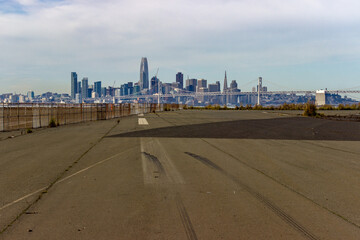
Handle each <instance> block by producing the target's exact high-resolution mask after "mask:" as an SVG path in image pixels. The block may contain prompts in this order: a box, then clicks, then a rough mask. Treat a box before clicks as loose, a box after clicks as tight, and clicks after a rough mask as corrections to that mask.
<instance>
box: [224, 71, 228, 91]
mask: <svg viewBox="0 0 360 240" xmlns="http://www.w3.org/2000/svg"><path fill="white" fill-rule="evenodd" d="M227 88H228V87H227V76H226V71H225V78H224V88H223V92H226V90H227Z"/></svg>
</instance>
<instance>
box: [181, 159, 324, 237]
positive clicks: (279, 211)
mask: <svg viewBox="0 0 360 240" xmlns="http://www.w3.org/2000/svg"><path fill="white" fill-rule="evenodd" d="M185 154H187V155H189V156H191V157H192V158H194V159H196V160H198V161H200V162H201V163H203V164H204V165H206V166H208V167H210V168H212V169H214V170H217V171H218V172H220V173H221V174H223V175H224V176H225V177H227V178H229V179H230V180H232V181H233V182H235V183H236V184H238V185H239V186H240V187H241V188H242V189H244V190H245V191H247V192H248V193H249V194H250V195H251V196H253V197H254V198H255V199H257V200H258V201H260V202H261V203H263V204H264V205H265V206H266V207H267V208H269V209H270V210H271V211H272V212H273V213H275V214H276V215H277V216H278V217H280V218H281V219H282V220H283V221H285V222H286V223H288V224H289V225H290V226H291V227H293V228H294V229H295V230H297V231H298V232H300V233H302V234H303V235H304V236H305V237H307V238H308V239H313V240H315V239H318V238H317V237H316V236H315V235H314V234H313V233H311V232H310V231H309V230H307V229H306V228H305V227H304V226H302V225H301V224H300V223H298V222H297V221H296V220H295V219H294V218H293V217H291V216H290V215H288V214H287V213H286V212H285V211H283V210H282V209H281V208H280V207H278V206H277V205H276V204H275V203H273V202H271V201H270V200H269V199H268V198H266V197H265V196H264V195H262V194H260V193H259V192H257V191H255V190H254V189H252V188H251V187H249V186H248V185H246V184H245V183H244V182H242V181H240V180H239V179H238V178H236V177H235V176H233V175H231V174H230V173H228V172H227V171H225V170H224V169H222V168H221V167H220V166H218V165H217V164H215V163H214V162H212V161H211V160H209V159H207V158H205V157H202V156H199V155H197V154H194V153H190V152H185Z"/></svg>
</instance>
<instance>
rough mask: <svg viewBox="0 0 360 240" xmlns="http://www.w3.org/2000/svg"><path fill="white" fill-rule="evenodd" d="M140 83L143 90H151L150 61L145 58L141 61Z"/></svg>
mask: <svg viewBox="0 0 360 240" xmlns="http://www.w3.org/2000/svg"><path fill="white" fill-rule="evenodd" d="M139 83H140V89H141V90H143V89H148V88H149V69H148V61H147V58H146V57H143V58H142V59H141V65H140V81H139Z"/></svg>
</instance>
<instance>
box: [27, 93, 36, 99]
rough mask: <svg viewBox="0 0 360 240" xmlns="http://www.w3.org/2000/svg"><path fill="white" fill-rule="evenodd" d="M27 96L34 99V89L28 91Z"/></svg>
mask: <svg viewBox="0 0 360 240" xmlns="http://www.w3.org/2000/svg"><path fill="white" fill-rule="evenodd" d="M27 97H28V98H29V100H32V99H34V97H35V94H34V91H28V93H27Z"/></svg>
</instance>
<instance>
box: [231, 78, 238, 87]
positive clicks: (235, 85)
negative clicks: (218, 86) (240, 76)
mask: <svg viewBox="0 0 360 240" xmlns="http://www.w3.org/2000/svg"><path fill="white" fill-rule="evenodd" d="M237 87H238V85H237V83H236V80H232V81H231V83H230V89H237Z"/></svg>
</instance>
